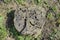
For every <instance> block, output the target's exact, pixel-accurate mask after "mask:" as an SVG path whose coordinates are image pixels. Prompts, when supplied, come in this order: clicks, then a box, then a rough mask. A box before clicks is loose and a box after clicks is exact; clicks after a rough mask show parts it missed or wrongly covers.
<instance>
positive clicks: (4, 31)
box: [0, 15, 7, 40]
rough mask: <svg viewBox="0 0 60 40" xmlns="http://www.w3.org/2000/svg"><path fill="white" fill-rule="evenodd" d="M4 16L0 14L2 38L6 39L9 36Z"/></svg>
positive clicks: (0, 36)
mask: <svg viewBox="0 0 60 40" xmlns="http://www.w3.org/2000/svg"><path fill="white" fill-rule="evenodd" d="M3 21H4V17H3V16H1V15H0V40H5V38H6V37H7V31H6V27H5V25H4V24H3Z"/></svg>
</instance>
